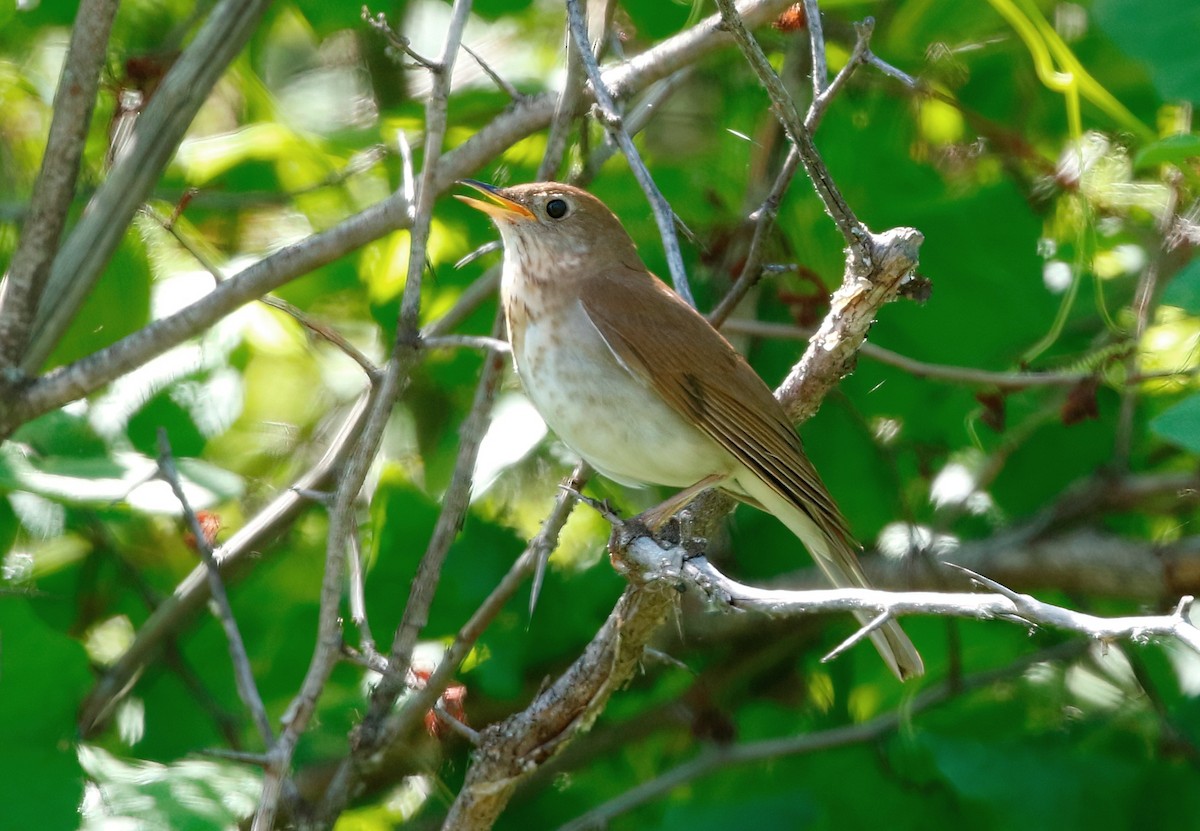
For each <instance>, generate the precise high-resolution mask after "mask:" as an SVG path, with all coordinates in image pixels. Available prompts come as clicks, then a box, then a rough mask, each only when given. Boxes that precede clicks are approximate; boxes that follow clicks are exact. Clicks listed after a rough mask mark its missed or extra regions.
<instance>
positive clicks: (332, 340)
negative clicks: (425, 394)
mask: <svg viewBox="0 0 1200 831" xmlns="http://www.w3.org/2000/svg"><path fill="white" fill-rule="evenodd" d="M143 213H145V214H146V215H147V216H149V217H150V218H151V219H153V220H154V221H155V222H156V223H158V225H159V227H161V228H162V229H163V230H164V231H166V232H167V233H169V234H170V235H171V236H172V237H173V238H174V239H175V241H176V242H177V243H179V245H180V246H181V247H182V248H183V249H184V250H185V251H187V252H188V254H190V255H191V256H192V259H194V260H195V261H196V262H197V263H199V264H200V267H201V268H203V269H204V270H205V271H207V272H208V273H209V275H210V276H211V277H212V278H213V281H214V282H216V283H218V284H220V283H223V282H225V279H226V278H225V274H224V272H222V271H221V269H220V268H218V267H217V264H216V263H214V262H213V261H212V260H211V259H209V257H208V255H207V254H205V253H204V251H203V250H201V248H200V246H198V245H196V244H195V243H193V242H192V240H191V238H190V237H189V236H188V235H187V234H185V233H183V231H182V230H181V229H180V227H179V223H178V222H172V221H171V219H170V218H168V217H165V216H163V215H162V213H161V212H159V211H158V210H157V209H156V208H154V207H153V206H151V205H146V206H145V207H144V208H143ZM259 302H260V303H262V304H263V305H264V306H270V307H271V308H272V309H276V310H278V311H281V312H283V313H284V314H285V315H287V316H289V317H291V318H292V319H294V320H295V321H296V322H297V323H299V324H300V325H301V326H303V327H304V328H305V329H307V330H308V331H309V332H311V333H312V334H313V335H316V336H317V337H318V338H320V339H321V340H323V341H325V342H326V343H329V344H330V345H332V346H333V347H334V348H336V349H338V350H340V351H341V352H342V353H343V354H344V355H346V357H348V358H350V360H352V361H354V362H355V363H356V364H358V365H359V366H360V367H362V370H363V372H365V373H366V375H367V378H369V379H371V380H374V379H375V378H377V377H378V375H379V367H377V366H375V364H374V363H373V362H372V361H371V359H370V358H368V357H367V356H366V355H364V354H363V353H362V351H361V350H359V348H358V347H357V346H355V345H354V344H352V343H351V342H350V341H348V340H346V338H345V337H343V336H342V334H341V333H340V332H338V331H337V330H336V329H334V328H333V327H331V326H327V325H326V324H324V323H321V322H320V321H317V320H315V319H314V318H312V317H310V316H309V315H308V314H307V313H306V312H303V311H301V310H300V309H298V308H297V307H296V306H293V305H292V304H291V303H289V302H287V301H286V300H284V299H282V298H279V297H272V296H271V295H269V294H268V295H264V296H263V297H260V298H259Z"/></svg>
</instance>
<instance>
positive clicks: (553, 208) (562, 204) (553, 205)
mask: <svg viewBox="0 0 1200 831" xmlns="http://www.w3.org/2000/svg"><path fill="white" fill-rule="evenodd" d="M566 215H567V201H566V200H565V199H551V200H550V201H549V202H547V203H546V216H548V217H550V218H551V219H562V218H563V217H564V216H566Z"/></svg>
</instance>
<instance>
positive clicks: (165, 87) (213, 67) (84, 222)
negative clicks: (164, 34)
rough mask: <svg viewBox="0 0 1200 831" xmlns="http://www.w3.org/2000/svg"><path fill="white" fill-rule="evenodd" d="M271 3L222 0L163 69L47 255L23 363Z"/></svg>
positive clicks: (70, 315) (63, 324) (50, 339)
mask: <svg viewBox="0 0 1200 831" xmlns="http://www.w3.org/2000/svg"><path fill="white" fill-rule="evenodd" d="M270 5H271V4H270V0H221V2H220V3H219V4H218V5H217V6H216V8H215V9H213V12H212V14H211V15H210V16H209V18H208V20H207V21H206V22H205V24H204V26H203V28H201V30H200V32H199V33H198V34H197V35H196V38H195V40H193V41H192V42H191V44H190V45H189V46H188V47H187V48H186V49H185V50H184V51H183V54H182V55H181V56H180V57H179V60H177V61H176V62H175V64H174V66H172V67H171V69H170V71H169V72H167V74H166V76H165V77H164V78H163V80H162V83H161V84H160V85H159V87H158V89H157V90H155V92H154V95H153V96H151V98H150V103H149V104H147V105H146V109H145V111H144V112H143V113H142V114H141V115H140V116H139V117H138V120H137V125H136V126H135V127H134V133H133V138H132V142H133V144H132V147H133V150H132V151H131V152H130V153H129V154H128V155H126V156H125V157H124V158H122V159H121V160H120V161H119V162H117V164H116V166H115V167H114V168H113V169H112V171H111V172H110V173H109V175H108V178H106V179H105V180H104V183H103V184H102V185H101V186H100V188H99V189H98V190H97V191H96V195H95V196H94V197H93V198H92V201H91V202H90V203H89V204H88V206H87V208H86V209H85V211H84V214H83V217H82V218H81V219H80V221H79V224H78V225H76V226H75V229H74V230H73V231H72V232H71V235H70V236H69V237H68V238H67V241H66V243H64V245H63V247H62V250H60V251H59V253H58V256H57V257H56V258H55V259H54V265H53V266H52V267H51V270H50V277H49V280H48V282H47V284H46V291H45V292H44V293H43V295H42V302H41V303H40V304H39V305H38V310H37V315H36V317H35V319H34V326H33V330H32V332H31V338H30V342H29V348H28V349H27V350H26V352H25V355H24V357H23V358H22V360H21V364H20V366H21V369H22V370H23V371H25V372H26V373H32V372H36V371H37V370H38V369H39V368H40V367H41V366H42V364H43V363H44V362H45V360H46V358H47V357H48V356H49V355H50V352H51V351H52V350H53V349H54V347H55V345H56V344H57V343H58V341H59V339H60V338H61V337H62V335H63V333H64V332H65V331H66V330H67V327H68V326H70V324H71V321H72V320H73V319H74V318H75V314H76V312H78V311H79V307H80V306H81V305H82V304H83V301H84V299H85V298H86V297H87V296H88V293H89V292H90V291H91V289H92V286H94V285H95V283H96V280H97V279H99V277H100V274H101V273H102V272H103V270H104V268H105V266H106V265H107V264H108V261H109V259H110V258H111V257H112V253H113V251H115V250H116V247H117V245H118V243H119V242H120V241H121V238H122V237H123V236H124V235H125V229H126V228H127V227H128V226H129V222H130V220H131V219H132V218H133V215H134V212H135V211H137V209H138V207H140V206H141V204H142V203H143V202H144V201H146V198H147V196H148V195H149V193H150V189H151V188H152V187H153V186H154V184H155V182H157V181H158V177H159V176H160V174H161V173H162V171H163V168H164V167H165V166H166V164H167V162H168V161H169V160H170V158H171V156H172V155H173V154H174V153H175V150H176V148H177V147H178V146H179V141H180V139H182V138H183V134H184V132H185V131H186V130H187V128H188V126H189V125H190V124H191V123H192V119H193V118H194V117H195V115H196V111H197V110H199V109H200V105H201V104H203V103H204V101H205V100H206V99H207V98H208V93H209V91H210V90H212V88H213V86H214V85H215V84H216V82H217V80H218V79H219V78H220V77H221V73H222V72H224V71H225V67H227V66H228V65H229V63H230V62H231V61H232V60H233V59H234V58H235V57H236V56H237V54H238V53H239V52H240V51H241V50H242V46H244V45H245V43H246V41H247V40H249V39H250V35H251V34H253V33H254V30H255V28H256V27H257V25H258V21H259V18H260V17H262V15H263V13H264V12H266V10H267V8H268V7H269V6H270Z"/></svg>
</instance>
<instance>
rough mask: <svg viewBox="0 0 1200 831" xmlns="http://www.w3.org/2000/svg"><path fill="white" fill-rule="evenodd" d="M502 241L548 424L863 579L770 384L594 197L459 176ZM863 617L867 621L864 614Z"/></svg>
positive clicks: (838, 573) (533, 381) (837, 572)
mask: <svg viewBox="0 0 1200 831" xmlns="http://www.w3.org/2000/svg"><path fill="white" fill-rule="evenodd" d="M463 184H465V185H469V186H470V187H472V188H475V189H476V190H477V191H480V192H481V193H482V194H484V195H485V196H486V197H487V198H488V201H483V200H480V199H475V198H472V197H467V196H459V197H458V198H459V199H461V200H462V201H464V202H466V203H467V204H469V205H471V206H472V207H474V208H477V209H479V210H481V211H483V212H484V213H486V214H488V216H490V217H491V218H492V220H493V221H494V222H495V225H496V227H497V228H498V229H499V231H500V236H501V238H502V241H503V243H504V265H503V271H502V275H501V284H500V285H501V289H500V292H501V301H502V303H503V306H504V314H505V318H506V320H507V323H508V338H509V342H510V343H511V345H512V353H513V359H514V362H515V363H516V367H517V373H518V375H519V376H520V378H521V383H522V386H523V387H524V389H525V393H526V394H527V395H528V397H529V400H530V401H531V402H532V403H533V405H534V407H535V408H536V409H537V410H538V412H539V413H540V414H541V416H542V418H543V419H544V420H545V421H546V423H547V424H548V425H549V426H550V428H551V429H552V430H553V431H554V432H555V433H556V434H557V435H558V436H559V438H561V439H562V440H563V441H564V442H565V443H566V444H567V445H568V446H570V447H571V448H572V449H573V450H574V451H575V452H576V453H578V454H579V455H580V456H582V457H583V458H584V459H585V460H587V462H588V463H589V464H591V465H592V467H594V468H595V469H596V470H598V471H599V472H600V473H601V474H603V475H604V476H606V477H608V478H609V479H612V480H614V481H616V482H620V483H622V484H627V485H646V484H654V485H664V486H667V487H676V488H685V490H684V491H683V492H682V494H681V495H680V496H678V497H676V498H674V499H672V500H669V502H668V506H669V507H670V508H671V509H675V508H679V507H682V504H683V503H685V502H686V501H687V500H688V499H690V498H692V497H694V495H695V494H696V493H698V492H699V491H700V490H703V489H704V488H706V487H717V488H720V489H721V490H724V491H727V492H728V493H730V494H731V495H733V496H734V497H735V498H737V499H740V500H743V501H746V502H749V503H751V504H753V505H755V506H757V507H759V508H761V509H762V510H764V511H767V512H769V513H771V514H774V515H775V516H776V517H777V518H778V519H779V520H780V521H782V522H783V524H784V525H786V526H787V527H788V528H789V529H791V531H792V532H793V533H794V534H795V535H796V536H797V537H799V538H800V540H801V541H802V542H803V543H804V545H805V547H806V548H807V549H808V550H809V552H810V553H811V554H812V556H813V559H814V560H815V561H816V563H817V565H818V566H820V568H821V570H822V571H823V572H824V573H825V575H826V576H827V577H828V578H829V579H830V580H831V581H832V582H833V584H834V585H835V586H838V587H841V588H851V587H854V588H867V587H869V585H870V584H869V583H868V582H867V578H866V576H865V575H864V574H863V571H862V567H861V566H860V565H859V562H858V557H857V554H856V551H857V550H858V544H857V543H856V542H855V541H854V538H853V536H852V534H851V532H850V529H849V526H848V524H847V522H846V519H845V518H844V517H843V516H842V513H841V511H840V510H839V509H838V507H837V505H836V503H835V502H834V500H833V497H832V496H830V494H829V491H828V490H827V489H826V487H825V485H824V484H823V483H822V481H821V477H820V476H819V475H818V474H817V471H816V469H815V468H814V467H813V465H812V463H811V462H810V461H809V459H808V457H807V456H806V455H805V453H804V448H803V447H802V445H801V443H800V438H799V436H797V435H796V432H795V431H794V430H793V429H792V425H791V423H790V421H789V420H788V418H787V415H786V414H785V413H784V410H783V407H782V406H781V405H780V403H779V402H778V401H777V400H776V399H775V396H774V395H773V394H772V393H771V390H770V388H768V387H767V385H766V383H765V382H763V380H762V379H761V378H760V377H759V376H758V375H757V373H755V372H754V370H753V369H751V368H750V365H749V364H748V363H746V361H745V359H744V358H743V357H742V356H741V355H740V354H739V353H738V352H737V350H736V349H734V348H733V346H732V345H730V343H729V342H728V341H727V340H725V338H724V337H722V335H721V334H720V333H719V332H718V331H717V330H716V329H714V328H713V327H712V325H710V324H709V322H708V321H707V320H705V318H704V317H703V315H701V314H700V313H699V312H697V311H696V310H695V309H693V308H692V307H691V306H690V305H688V304H687V303H686V302H684V301H683V300H682V299H681V298H680V297H679V295H677V294H676V293H675V292H674V291H672V290H671V289H670V288H669V287H668V286H667V285H666V284H664V283H663V282H662V281H661V280H659V279H658V278H657V277H655V276H654V275H653V274H651V273H650V271H649V270H648V269H647V268H646V266H645V264H644V263H643V262H642V260H641V257H639V256H638V253H637V250H636V248H635V246H634V243H633V240H632V239H631V238H630V236H629V234H628V233H627V232H626V231H625V228H624V227H623V226H622V225H621V222H620V220H618V219H617V217H616V216H615V215H614V214H613V212H612V211H610V210H609V209H608V208H607V207H606V206H605V205H604V203H603V202H601V201H600V200H599V199H597V198H596V197H595V196H592V195H591V194H589V193H587V192H586V191H584V190H581V189H579V188H576V187H572V186H570V185H565V184H559V183H557V182H539V183H534V184H527V185H517V186H515V187H509V188H499V187H495V186H493V185H488V184H484V183H482V182H476V181H473V180H464V181H463ZM858 618H859V620H860V621H862V622H863V623H864V624H865V623H867V622H868V621H869V620H870V619H871V616H870V615H867V614H865V613H859V614H858ZM871 639H872V640H873V641H874V643H875V646H876V647H877V648H878V650H879V652H880V654H881V655H882V656H883V658H884V660H885V661H886V662H887V665H888V666H889V667H890V668H891V670H892V672H894V673H895V674H896V676H897V677H898V678H900V679H901V680H903V679H905V678H909V677H912V676H916V675H920V674H921V673H922V672H923V671H924V667H923V665H922V663H921V657H920V656H919V655H918V654H917V651H916V649H915V647H914V646H913V644H912V642H911V641H910V640H909V639H908V636H907V635H905V634H904V631H903V630H902V629H901V628H900V626H899V624H898V623H897V622H896V621H895V620H888V621H886V622H885V623H884V624H883V625H882V626H880V627H879V628H877V629H876V630H874V631H873V632H871Z"/></svg>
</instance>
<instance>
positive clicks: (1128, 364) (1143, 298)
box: [1113, 187, 1179, 469]
mask: <svg viewBox="0 0 1200 831" xmlns="http://www.w3.org/2000/svg"><path fill="white" fill-rule="evenodd" d="M1168 192H1169V194H1170V195H1169V197H1168V199H1169V202H1168V205H1167V209H1166V210H1165V211H1163V213H1162V215H1161V216H1160V217H1159V220H1158V223H1157V225H1158V230H1159V233H1160V234H1161V235H1162V242H1161V243H1160V244H1159V246H1158V250H1157V251H1156V252H1155V256H1154V257H1152V258H1151V259H1150V261H1149V262H1148V263H1146V266H1145V268H1143V269H1142V273H1141V275H1139V277H1138V283H1137V293H1136V294H1135V296H1134V299H1133V312H1134V325H1133V332H1132V333H1131V334H1130V340H1131V341H1132V342H1133V343H1135V344H1137V343H1140V342H1141V340H1142V336H1143V335H1144V334H1145V332H1146V327H1147V326H1149V325H1150V317H1151V315H1152V314H1153V311H1154V295H1155V292H1156V289H1157V287H1158V278H1159V272H1160V270H1161V269H1162V266H1163V261H1164V259H1165V258H1166V256H1167V254H1168V253H1169V251H1170V246H1171V242H1170V234H1168V233H1167V232H1168V231H1169V229H1170V228H1171V225H1172V224H1173V223H1174V221H1175V215H1176V211H1177V210H1178V205H1179V189H1178V188H1177V187H1171V188H1169V189H1168ZM1139 363H1140V358H1139V354H1138V350H1137V349H1134V350H1132V351H1131V352H1130V353H1129V357H1128V358H1126V360H1125V370H1126V373H1127V374H1128V375H1130V376H1133V375H1137V374H1138V372H1139ZM1137 399H1138V391H1137V390H1136V389H1134V388H1132V387H1129V388H1127V389H1126V390H1125V391H1124V393H1123V394H1122V396H1121V409H1120V411H1119V412H1118V413H1117V427H1116V442H1115V444H1114V447H1113V464H1114V466H1116V467H1117V468H1118V469H1120V468H1124V467H1127V466H1128V465H1129V455H1130V453H1131V451H1132V447H1133V431H1134V424H1133V417H1134V414H1135V410H1136V409H1137Z"/></svg>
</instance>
